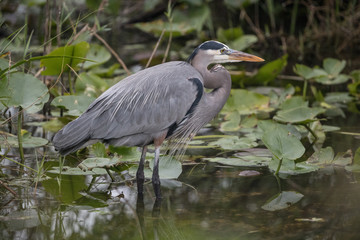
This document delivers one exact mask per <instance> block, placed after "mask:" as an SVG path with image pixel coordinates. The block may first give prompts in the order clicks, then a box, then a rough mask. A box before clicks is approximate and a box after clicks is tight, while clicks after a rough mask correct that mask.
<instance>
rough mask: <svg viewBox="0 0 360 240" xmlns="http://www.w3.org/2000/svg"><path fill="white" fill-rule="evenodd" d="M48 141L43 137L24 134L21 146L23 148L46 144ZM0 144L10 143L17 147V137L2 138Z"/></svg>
mask: <svg viewBox="0 0 360 240" xmlns="http://www.w3.org/2000/svg"><path fill="white" fill-rule="evenodd" d="M48 142H49V141H48V140H47V139H45V138H40V137H32V136H31V135H30V134H25V135H24V136H23V142H22V146H23V148H36V147H41V146H45V145H46V144H48ZM0 145H1V147H6V146H8V145H10V146H11V147H19V146H18V138H17V136H9V137H7V138H6V139H3V138H2V139H1V140H0Z"/></svg>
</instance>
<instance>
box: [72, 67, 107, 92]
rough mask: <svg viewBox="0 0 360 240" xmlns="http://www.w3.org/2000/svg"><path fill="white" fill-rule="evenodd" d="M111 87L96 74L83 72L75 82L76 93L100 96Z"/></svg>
mask: <svg viewBox="0 0 360 240" xmlns="http://www.w3.org/2000/svg"><path fill="white" fill-rule="evenodd" d="M108 88H109V85H108V84H107V82H106V81H104V80H103V79H101V78H100V77H98V76H97V75H95V74H92V73H87V72H83V73H81V74H79V75H78V77H77V78H76V82H75V91H76V95H85V96H88V97H98V96H100V95H101V94H102V93H103V92H105V91H106V90H107V89H108Z"/></svg>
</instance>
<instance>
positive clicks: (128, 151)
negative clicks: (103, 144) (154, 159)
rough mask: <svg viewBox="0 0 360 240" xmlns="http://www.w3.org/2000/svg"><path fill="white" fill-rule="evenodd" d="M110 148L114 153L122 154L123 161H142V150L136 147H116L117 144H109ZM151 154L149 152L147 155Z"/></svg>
mask: <svg viewBox="0 0 360 240" xmlns="http://www.w3.org/2000/svg"><path fill="white" fill-rule="evenodd" d="M109 150H110V152H112V153H116V154H117V155H118V156H121V161H126V162H138V161H140V157H141V152H140V151H138V150H137V148H136V147H124V146H120V147H116V146H112V145H110V146H109ZM148 155H150V154H149V153H148V154H147V156H148Z"/></svg>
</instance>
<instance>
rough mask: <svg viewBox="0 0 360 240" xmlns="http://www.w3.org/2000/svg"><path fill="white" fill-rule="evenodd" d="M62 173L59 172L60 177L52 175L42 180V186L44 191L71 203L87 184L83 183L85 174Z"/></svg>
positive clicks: (77, 197) (57, 172)
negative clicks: (71, 174)
mask: <svg viewBox="0 0 360 240" xmlns="http://www.w3.org/2000/svg"><path fill="white" fill-rule="evenodd" d="M78 169H79V168H78ZM103 170H104V169H103ZM104 171H105V170H104ZM54 172H55V174H59V171H55V170H54ZM64 173H65V172H61V177H54V178H50V179H47V180H44V181H42V186H43V187H44V188H45V190H46V192H48V193H50V194H51V195H53V196H54V197H55V198H57V199H58V200H60V201H61V202H63V203H66V204H73V202H74V201H76V200H77V199H79V198H81V197H82V195H81V194H80V193H79V192H80V191H83V190H86V189H87V188H88V186H87V185H86V184H85V176H70V175H66V174H64Z"/></svg>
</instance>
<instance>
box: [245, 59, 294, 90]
mask: <svg viewBox="0 0 360 240" xmlns="http://www.w3.org/2000/svg"><path fill="white" fill-rule="evenodd" d="M287 57H288V55H287V54H286V55H284V56H282V57H281V58H279V59H276V60H274V61H271V62H269V63H267V64H265V65H264V66H262V67H261V68H260V69H259V71H258V73H257V74H256V75H255V76H254V77H253V78H252V79H251V81H250V82H251V83H262V84H268V83H269V82H271V81H273V80H274V79H275V78H276V77H277V76H278V75H279V74H280V73H281V72H282V71H283V69H284V68H285V67H286V65H287Z"/></svg>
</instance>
